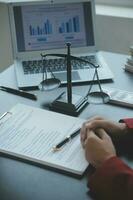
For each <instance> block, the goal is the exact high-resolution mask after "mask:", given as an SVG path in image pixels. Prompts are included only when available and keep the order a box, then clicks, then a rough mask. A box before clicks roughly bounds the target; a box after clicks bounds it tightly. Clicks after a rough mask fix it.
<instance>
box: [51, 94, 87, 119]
mask: <svg viewBox="0 0 133 200" xmlns="http://www.w3.org/2000/svg"><path fill="white" fill-rule="evenodd" d="M87 105H88V99H87V98H86V97H82V96H80V95H77V94H72V103H68V102H67V98H66V93H65V94H63V95H62V96H59V97H57V98H56V99H55V100H54V101H53V102H52V103H51V104H50V106H49V108H50V110H53V111H56V112H60V113H63V114H67V115H71V116H78V115H79V113H80V112H81V111H82V110H83V109H84V108H85V107H86V106H87Z"/></svg>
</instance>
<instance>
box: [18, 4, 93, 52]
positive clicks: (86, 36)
mask: <svg viewBox="0 0 133 200" xmlns="http://www.w3.org/2000/svg"><path fill="white" fill-rule="evenodd" d="M14 19H15V27H16V38H17V50H18V52H25V51H38V50H45V49H58V48H64V44H65V43H66V42H68V41H69V42H71V44H72V46H73V47H84V46H94V45H95V44H94V34H93V22H92V13H91V3H90V2H87V3H67V4H66V3H65V4H53V5H51V4H50V5H45V4H42V5H24V6H15V7H14Z"/></svg>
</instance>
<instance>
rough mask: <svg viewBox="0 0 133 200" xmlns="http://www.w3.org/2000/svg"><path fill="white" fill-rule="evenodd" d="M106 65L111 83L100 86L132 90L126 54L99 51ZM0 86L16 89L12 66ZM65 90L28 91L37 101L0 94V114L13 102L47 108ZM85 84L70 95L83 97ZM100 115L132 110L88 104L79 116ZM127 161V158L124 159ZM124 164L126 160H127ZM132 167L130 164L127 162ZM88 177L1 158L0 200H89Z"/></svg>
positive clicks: (124, 113) (119, 115) (115, 116)
mask: <svg viewBox="0 0 133 200" xmlns="http://www.w3.org/2000/svg"><path fill="white" fill-rule="evenodd" d="M102 53H103V55H104V57H105V60H106V62H107V63H108V65H109V67H110V68H111V70H112V72H113V73H114V81H113V82H109V83H103V84H102V85H103V86H108V87H116V88H119V89H123V90H129V91H133V89H132V88H133V75H132V74H129V73H127V72H125V71H124V70H123V67H124V64H125V62H126V57H127V56H125V55H120V54H113V53H107V52H102ZM0 84H1V85H5V86H10V87H14V88H17V83H16V78H15V73H14V66H13V65H12V66H11V67H9V68H8V69H7V70H6V71H4V72H3V73H1V75H0ZM65 90H66V88H65V87H61V88H58V89H56V90H54V91H52V92H41V91H31V92H32V93H36V94H37V96H38V100H37V101H32V100H28V99H25V98H23V97H19V96H15V95H12V94H8V93H6V92H3V91H0V103H1V106H0V115H1V114H2V113H3V112H5V111H7V110H9V109H10V108H11V107H12V106H14V105H15V104H16V103H24V104H27V105H31V106H35V107H40V108H43V109H47V105H48V103H49V102H52V101H53V100H54V99H55V97H56V96H58V94H60V93H61V92H62V91H65ZM87 90H88V85H84V86H83V85H82V86H74V87H73V92H75V93H80V94H85V93H86V92H87ZM96 115H100V116H103V117H106V118H110V119H113V120H119V119H120V118H123V117H133V110H132V109H128V108H124V107H118V106H114V105H110V104H104V105H92V104H90V105H88V107H87V108H86V109H85V110H84V111H83V112H82V113H81V115H80V117H82V118H89V117H92V116H96ZM125 160H126V158H125ZM126 161H127V160H126ZM127 162H128V164H129V165H130V166H131V167H132V166H133V164H132V162H131V161H130V162H129V161H127ZM86 183H87V177H86V176H84V177H83V178H82V179H81V180H78V179H76V178H73V177H70V176H67V175H63V174H60V173H57V172H54V171H50V170H47V169H44V168H41V167H37V166H34V165H31V164H27V163H24V162H21V161H17V160H13V159H10V158H5V157H2V156H1V157H0V199H1V200H9V199H10V200H29V199H32V200H44V199H46V200H53V199H54V200H61V199H63V200H68V199H69V200H73V199H78V200H88V199H92V198H91V197H90V196H89V195H88V193H87V191H88V189H87V186H86Z"/></svg>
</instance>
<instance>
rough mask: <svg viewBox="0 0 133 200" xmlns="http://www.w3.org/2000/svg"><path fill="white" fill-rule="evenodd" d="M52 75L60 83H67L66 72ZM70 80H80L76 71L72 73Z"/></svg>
mask: <svg viewBox="0 0 133 200" xmlns="http://www.w3.org/2000/svg"><path fill="white" fill-rule="evenodd" d="M54 75H55V77H56V78H57V79H59V80H60V81H67V73H66V72H60V73H54ZM72 80H75V81H76V80H80V76H79V73H78V72H77V71H73V72H72Z"/></svg>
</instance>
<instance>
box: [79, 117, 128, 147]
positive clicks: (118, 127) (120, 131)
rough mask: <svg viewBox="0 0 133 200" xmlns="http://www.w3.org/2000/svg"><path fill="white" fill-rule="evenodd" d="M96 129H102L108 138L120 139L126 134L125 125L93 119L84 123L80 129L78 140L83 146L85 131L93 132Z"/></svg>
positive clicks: (99, 118) (85, 136) (100, 118)
mask: <svg viewBox="0 0 133 200" xmlns="http://www.w3.org/2000/svg"><path fill="white" fill-rule="evenodd" d="M98 128H102V129H104V130H105V131H106V132H107V133H108V134H109V135H110V136H115V137H120V136H122V135H125V134H126V133H127V132H128V131H127V127H126V124H125V123H118V122H113V121H111V120H107V119H104V118H102V117H94V118H92V119H90V120H88V121H86V122H85V123H84V124H83V126H82V128H81V134H80V138H81V143H82V145H83V146H84V141H85V140H86V138H87V130H93V131H95V130H97V129H98Z"/></svg>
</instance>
